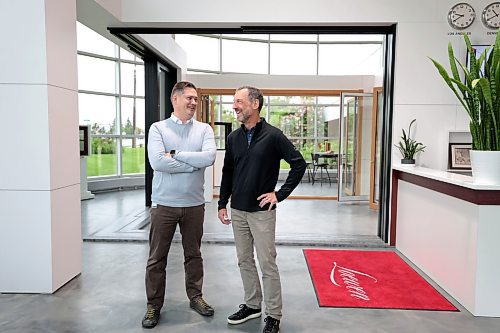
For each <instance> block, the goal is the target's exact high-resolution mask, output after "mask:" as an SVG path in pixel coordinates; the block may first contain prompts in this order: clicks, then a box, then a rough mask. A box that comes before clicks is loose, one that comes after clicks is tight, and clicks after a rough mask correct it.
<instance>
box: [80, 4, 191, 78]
mask: <svg viewBox="0 0 500 333" xmlns="http://www.w3.org/2000/svg"><path fill="white" fill-rule="evenodd" d="M76 4H77V20H78V22H80V23H82V24H84V25H86V26H87V27H89V28H90V29H92V30H94V31H96V32H97V33H99V34H100V35H101V36H104V37H106V38H107V39H109V40H110V41H112V42H113V43H115V44H118V45H120V46H121V47H123V48H125V49H127V45H126V44H125V43H124V42H123V41H122V40H120V39H119V38H117V37H116V36H114V35H112V34H111V33H110V32H109V31H108V27H120V26H123V24H122V23H121V21H120V19H119V18H120V17H121V11H122V8H121V6H122V5H121V1H120V0H96V1H94V0H76ZM143 5H145V6H146V5H147V3H143ZM137 37H138V38H139V39H140V40H141V41H143V42H144V43H145V44H146V45H148V46H149V47H150V48H151V49H153V50H156V51H158V52H159V54H163V60H164V61H165V62H167V63H168V64H170V65H172V66H173V67H175V68H177V69H179V78H182V77H183V76H184V75H185V72H186V63H187V58H186V53H185V52H184V50H182V49H181V48H180V47H179V45H177V44H176V43H175V41H174V40H173V39H172V37H171V35H139V36H137Z"/></svg>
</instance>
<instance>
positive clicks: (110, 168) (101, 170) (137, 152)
mask: <svg viewBox="0 0 500 333" xmlns="http://www.w3.org/2000/svg"><path fill="white" fill-rule="evenodd" d="M122 161H123V164H122V173H123V174H130V173H144V172H145V171H144V170H145V166H144V147H140V148H123V153H122ZM116 174H117V169H116V154H92V155H90V156H89V157H88V158H87V176H88V177H95V176H113V175H116Z"/></svg>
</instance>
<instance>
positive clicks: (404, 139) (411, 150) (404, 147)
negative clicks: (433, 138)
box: [395, 119, 425, 165]
mask: <svg viewBox="0 0 500 333" xmlns="http://www.w3.org/2000/svg"><path fill="white" fill-rule="evenodd" d="M415 121H416V119H413V120H412V121H411V123H410V126H408V135H406V132H405V130H404V129H403V135H402V136H401V141H399V143H398V144H397V145H395V146H396V148H398V149H399V151H400V152H401V155H402V156H403V158H402V159H401V164H406V165H415V154H416V153H418V152H421V151H424V149H425V146H424V145H423V144H422V143H421V142H417V141H416V140H415V139H412V138H411V126H412V125H413V123H414V122H415Z"/></svg>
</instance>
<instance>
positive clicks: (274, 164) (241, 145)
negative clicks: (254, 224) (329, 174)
mask: <svg viewBox="0 0 500 333" xmlns="http://www.w3.org/2000/svg"><path fill="white" fill-rule="evenodd" d="M281 159H284V160H285V161H287V162H288V164H290V173H289V174H288V177H287V179H286V181H285V183H284V184H283V186H281V189H280V190H279V191H277V192H276V198H277V199H278V201H282V200H284V199H286V198H287V197H288V196H289V195H290V193H292V191H293V189H294V188H295V187H296V186H297V185H298V184H299V182H300V180H301V179H302V176H303V175H304V172H305V170H306V162H305V161H304V158H303V157H302V155H301V154H300V152H298V151H297V150H296V149H295V147H294V146H293V145H292V143H291V142H290V141H289V140H288V139H287V137H286V136H285V135H284V134H283V133H282V132H281V131H280V130H279V129H277V128H276V127H273V126H271V125H269V124H268V123H267V122H266V121H265V120H264V119H262V120H261V121H260V122H258V123H257V125H256V128H255V132H254V134H253V136H252V141H251V143H250V147H248V141H247V136H246V129H245V127H244V125H242V126H241V128H239V129H237V130H235V131H234V132H232V133H231V134H229V136H228V138H227V146H226V155H225V157H224V167H223V168H222V181H221V187H220V197H219V204H218V205H219V209H222V208H226V205H227V203H228V201H229V197H231V196H232V198H231V208H235V209H238V210H242V211H245V212H256V211H261V210H267V209H268V208H269V206H268V205H265V206H264V207H262V208H261V207H259V201H258V200H257V197H259V196H260V195H262V194H264V193H268V192H273V191H274V190H275V187H276V183H277V182H278V175H279V170H280V161H281Z"/></svg>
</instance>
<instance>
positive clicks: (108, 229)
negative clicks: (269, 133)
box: [82, 184, 384, 247]
mask: <svg viewBox="0 0 500 333" xmlns="http://www.w3.org/2000/svg"><path fill="white" fill-rule="evenodd" d="M305 187H308V188H309V189H310V188H312V187H313V186H311V185H310V184H301V186H299V191H300V190H302V191H303V190H304V189H303V188H305ZM329 187H330V186H329V185H328V184H323V186H322V187H321V186H318V184H315V185H314V188H315V189H316V191H323V190H322V189H329ZM294 194H295V191H294ZM144 202H145V193H144V190H124V191H117V192H108V193H100V194H96V198H95V199H92V200H85V201H82V235H83V238H84V239H85V240H129V241H147V239H148V232H149V210H148V209H147V208H146V207H145V206H144ZM277 221H278V222H277V230H276V239H277V242H278V244H293V245H331V246H342V245H344V246H345V245H347V246H353V245H354V246H371V247H373V246H375V247H380V246H383V245H384V243H383V242H382V241H381V240H380V238H379V237H377V226H378V212H377V211H376V210H373V209H370V208H369V207H368V204H367V203H360V204H342V203H339V202H338V201H336V200H294V199H287V200H285V201H283V202H281V203H279V204H278V210H277ZM176 238H177V239H178V238H179V235H178V234H177V236H176ZM203 241H204V242H216V243H232V242H233V234H232V228H231V226H227V225H223V224H222V223H220V221H219V220H218V218H217V199H214V200H213V201H212V202H210V203H207V204H206V205H205V225H204V236H203Z"/></svg>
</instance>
